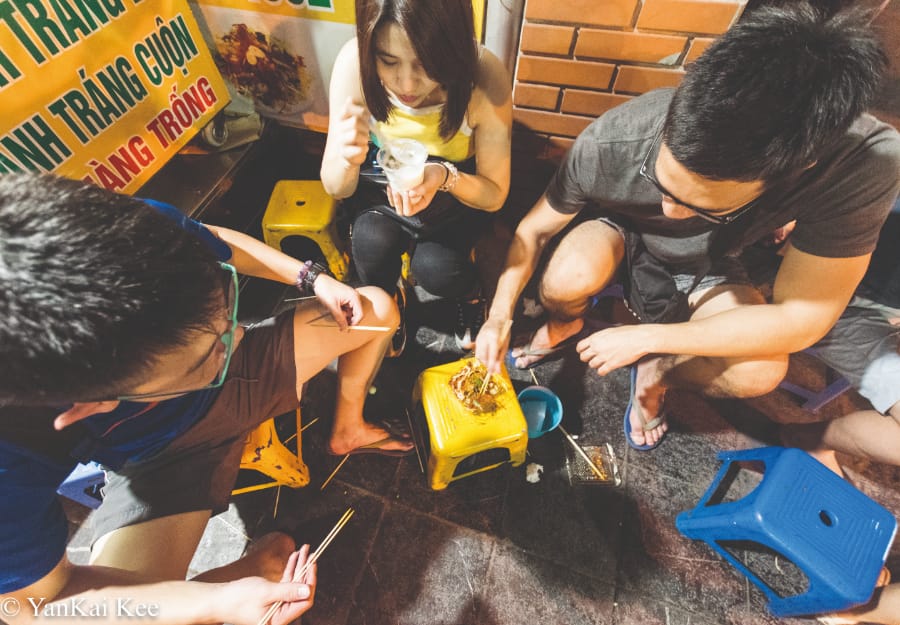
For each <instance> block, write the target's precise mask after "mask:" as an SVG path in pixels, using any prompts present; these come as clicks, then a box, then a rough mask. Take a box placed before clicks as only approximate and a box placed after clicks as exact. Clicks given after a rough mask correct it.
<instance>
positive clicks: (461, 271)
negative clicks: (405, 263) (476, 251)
mask: <svg viewBox="0 0 900 625" xmlns="http://www.w3.org/2000/svg"><path fill="white" fill-rule="evenodd" d="M410 270H411V271H412V274H413V275H414V276H415V277H416V283H417V284H418V285H419V286H421V287H422V288H423V289H425V290H426V291H428V292H429V293H431V294H432V295H437V296H439V297H463V296H465V295H468V294H469V293H471V291H472V290H473V288H474V286H475V283H476V280H477V275H476V271H475V265H474V264H473V263H472V261H471V260H470V259H469V255H468V254H467V253H465V252H461V251H453V250H448V249H446V248H441V249H437V248H435V247H434V246H430V245H424V244H420V245H419V246H418V247H417V248H416V252H415V254H413V257H412V259H411V261H410Z"/></svg>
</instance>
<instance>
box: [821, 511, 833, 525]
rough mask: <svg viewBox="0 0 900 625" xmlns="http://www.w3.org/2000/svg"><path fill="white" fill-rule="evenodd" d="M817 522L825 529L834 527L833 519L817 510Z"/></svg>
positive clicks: (826, 513) (824, 512)
mask: <svg viewBox="0 0 900 625" xmlns="http://www.w3.org/2000/svg"><path fill="white" fill-rule="evenodd" d="M819 520H820V521H822V523H823V524H824V525H825V526H826V527H833V526H834V519H833V518H831V515H830V514H829V513H828V512H827V511H825V510H819Z"/></svg>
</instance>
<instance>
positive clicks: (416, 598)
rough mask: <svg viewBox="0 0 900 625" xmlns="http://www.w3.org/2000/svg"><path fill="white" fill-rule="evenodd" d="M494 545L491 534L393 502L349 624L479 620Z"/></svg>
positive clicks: (456, 624) (433, 624) (457, 624)
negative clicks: (441, 519)
mask: <svg viewBox="0 0 900 625" xmlns="http://www.w3.org/2000/svg"><path fill="white" fill-rule="evenodd" d="M493 546H494V539H493V538H491V537H490V536H487V535H485V534H481V533H479V532H473V531H471V530H468V529H464V528H460V527H458V526H455V525H451V524H449V523H446V522H443V521H440V520H438V519H435V518H434V517H431V516H427V515H423V514H419V513H417V512H414V511H411V510H410V509H408V508H405V507H399V506H396V507H391V508H389V509H388V510H387V513H386V514H385V517H384V519H383V520H382V523H381V526H380V528H379V532H378V536H377V537H376V539H375V543H374V545H373V547H372V550H371V552H370V554H369V556H368V559H367V561H366V562H365V566H364V570H363V575H362V579H361V581H360V583H359V586H358V587H357V589H356V593H355V595H354V596H353V597H352V606H351V610H350V616H349V619H348V620H347V623H348V625H382V624H384V625H438V624H441V625H450V624H452V625H478V624H479V621H478V620H477V618H476V613H477V610H478V606H479V604H480V602H481V601H482V600H483V597H484V592H485V579H486V576H487V571H488V564H489V562H490V556H491V552H492V550H493ZM347 599H350V597H349V596H348V597H347Z"/></svg>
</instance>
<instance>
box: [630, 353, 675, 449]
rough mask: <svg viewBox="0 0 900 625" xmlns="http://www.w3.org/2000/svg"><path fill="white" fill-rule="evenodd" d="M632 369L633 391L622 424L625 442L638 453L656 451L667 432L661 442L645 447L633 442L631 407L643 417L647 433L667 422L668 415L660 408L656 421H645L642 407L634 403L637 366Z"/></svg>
mask: <svg viewBox="0 0 900 625" xmlns="http://www.w3.org/2000/svg"><path fill="white" fill-rule="evenodd" d="M630 369H631V390H630V392H629V397H628V406H627V407H626V408H625V420H624V422H623V424H622V429H623V430H624V431H625V442H626V443H628V446H629V447H631V448H632V449H636V450H638V451H650V450H651V449H656V448H657V447H659V444H660V443H661V442H663V439H664V438H665V437H666V434H665V432H663V435H662V436H660V437H659V440H658V441H656V442H655V443H653V444H651V443H647V444H645V445H638V444H637V443H635V442H634V441H633V440H631V419H630V418H629V416H630V415H631V407H632V406H634V407H635V409H636V410H637V412H638V415H639V416H640V417H641V421H643V422H644V426H643V430H644V431H645V432H646V431H647V430H652V429H653V428H655V427H659V426H660V425H662V424H663V423H664V422H665V421H666V413H665V410H664V409H663V408H662V407H660V411H659V414H658V415H657V416H656V418H654V419H650V420H649V421H644V413H643V411H642V410H641V407H640V406H639V405H637V404H636V403H635V401H634V387H635V386H636V383H637V365H632V366H631V367H630Z"/></svg>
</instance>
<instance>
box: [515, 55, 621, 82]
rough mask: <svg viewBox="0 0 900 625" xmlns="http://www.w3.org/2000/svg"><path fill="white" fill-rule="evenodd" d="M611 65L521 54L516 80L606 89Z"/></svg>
mask: <svg viewBox="0 0 900 625" xmlns="http://www.w3.org/2000/svg"><path fill="white" fill-rule="evenodd" d="M613 67H614V66H613V65H611V64H609V63H589V62H586V61H570V60H567V59H548V58H543V57H536V56H526V55H521V56H520V57H519V67H518V70H517V73H516V80H520V81H524V82H542V83H550V84H553V85H572V86H574V87H590V88H593V89H608V88H609V82H610V79H611V78H612V72H613Z"/></svg>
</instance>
